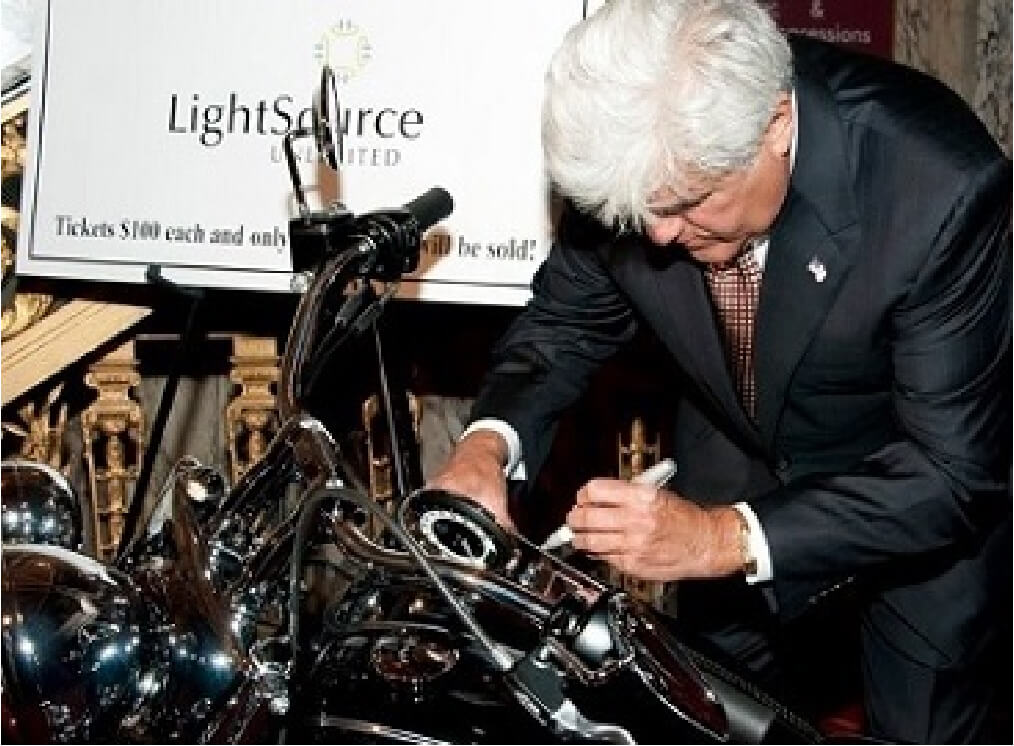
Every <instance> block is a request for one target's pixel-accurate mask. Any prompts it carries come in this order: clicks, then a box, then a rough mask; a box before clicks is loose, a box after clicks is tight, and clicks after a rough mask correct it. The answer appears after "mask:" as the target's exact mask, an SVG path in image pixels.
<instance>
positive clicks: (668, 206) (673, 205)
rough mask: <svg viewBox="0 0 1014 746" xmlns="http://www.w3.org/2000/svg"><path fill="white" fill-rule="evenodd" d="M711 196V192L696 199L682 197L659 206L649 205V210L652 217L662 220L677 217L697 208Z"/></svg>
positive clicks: (704, 193)
mask: <svg viewBox="0 0 1014 746" xmlns="http://www.w3.org/2000/svg"><path fill="white" fill-rule="evenodd" d="M710 196H711V192H710V191H707V192H703V193H702V194H699V195H697V196H696V197H682V198H679V199H675V200H672V201H671V202H664V203H661V204H658V205H648V210H649V211H650V212H651V213H652V215H656V216H658V217H660V218H664V217H669V216H670V215H675V214H677V213H679V212H683V211H684V210H689V209H690V208H691V207H696V206H697V205H699V204H701V202H703V201H704V200H706V199H707V198H708V197H710Z"/></svg>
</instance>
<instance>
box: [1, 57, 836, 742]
mask: <svg viewBox="0 0 1014 746" xmlns="http://www.w3.org/2000/svg"><path fill="white" fill-rule="evenodd" d="M334 94H335V90H334V78H333V75H332V74H331V73H330V71H329V70H328V69H327V68H325V70H324V72H323V75H322V80H321V84H320V87H319V90H318V91H317V95H316V97H315V103H314V107H313V110H314V114H315V116H314V127H313V129H312V130H311V131H309V132H307V131H302V130H299V131H296V132H293V133H290V134H289V135H286V137H285V140H284V141H283V149H284V150H285V152H286V153H287V154H288V156H289V157H288V165H289V169H290V175H291V177H292V181H293V187H294V191H295V194H296V196H297V201H298V204H299V217H297V218H295V219H294V220H293V221H292V223H291V224H290V234H291V237H292V241H291V245H292V246H293V257H294V265H295V267H296V269H297V272H300V273H301V274H300V275H298V276H300V277H302V278H304V279H305V283H306V285H305V288H304V289H303V292H302V297H301V299H300V302H299V305H298V308H297V310H296V313H295V318H294V320H293V323H292V327H291V331H290V334H289V337H288V340H287V344H286V348H285V351H284V355H283V361H282V373H281V383H280V387H279V410H280V413H281V422H282V425H281V427H280V430H279V432H278V434H277V435H276V437H275V438H274V439H273V441H272V442H271V444H270V445H269V447H268V450H267V453H266V454H265V455H264V457H263V458H262V459H261V460H260V461H259V462H257V463H256V464H255V465H254V466H253V467H252V468H251V469H250V470H249V471H248V472H247V473H246V474H245V475H244V476H243V477H242V478H241V479H240V480H239V481H238V482H237V483H236V484H235V485H233V486H231V487H230V486H229V485H228V484H227V482H226V480H225V479H224V478H223V477H222V475H221V474H220V473H219V472H217V471H216V470H215V469H213V468H211V467H208V466H205V465H203V464H201V463H199V462H198V461H196V460H195V459H192V458H184V459H181V460H180V461H179V462H178V463H177V464H176V465H175V467H174V469H173V471H172V473H171V475H170V477H169V478H168V480H167V482H166V486H165V488H164V489H163V490H162V492H161V493H160V496H159V499H158V500H156V501H154V504H153V506H152V507H151V508H150V509H149V510H148V512H147V514H145V515H143V516H140V520H138V521H137V526H138V528H137V529H136V530H135V531H134V532H133V533H132V535H130V536H127V537H125V539H124V542H123V544H122V545H121V551H120V552H118V555H117V558H116V560H115V561H114V562H113V563H111V564H108V565H106V564H102V563H99V562H97V561H95V560H94V559H91V558H89V557H86V556H85V555H83V554H81V553H80V552H79V551H78V549H79V545H80V537H79V532H78V533H77V534H75V532H74V529H73V526H70V527H67V526H66V525H64V524H66V523H67V521H66V520H64V521H63V524H61V525H64V530H63V531H51V532H49V533H46V532H38V531H37V532H34V533H33V532H27V533H26V534H25V536H23V537H22V538H23V539H24V541H25V542H28V543H20V544H12V543H5V545H4V547H3V601H2V604H3V613H2V641H3V738H4V740H5V741H8V742H10V743H16V742H23V743H24V742H31V743H39V742H47V743H80V742H119V743H150V742H156V741H157V742H173V743H175V742H183V743H196V742H200V743H207V742H211V743H240V742H257V743H270V742H277V743H284V742H287V741H293V742H335V741H338V742H344V743H353V742H370V743H461V742H466V743H486V742H493V743H546V742H561V741H564V742H566V741H588V742H606V743H636V742H666V743H673V742H679V743H697V742H699V743H712V742H723V743H724V742H742V743H762V742H775V743H816V742H822V741H824V740H825V739H824V738H823V737H822V736H821V734H820V733H819V732H818V731H817V730H816V729H815V728H814V727H813V726H812V725H811V724H809V723H808V722H806V721H805V720H804V719H803V718H801V717H799V716H798V715H796V714H795V713H793V712H792V711H791V710H790V709H789V708H788V707H786V706H784V705H783V704H782V703H780V702H778V701H776V700H775V699H774V698H772V697H770V696H768V695H766V694H765V693H764V692H762V691H761V690H760V689H759V688H758V687H757V686H755V685H753V684H752V683H751V682H750V681H749V680H748V678H746V677H744V676H743V675H742V674H741V673H738V672H734V671H732V670H731V669H730V668H729V667H728V666H726V665H724V664H722V663H720V662H718V661H717V660H715V659H714V658H712V657H710V656H708V655H706V654H704V653H703V652H702V651H701V650H699V649H697V648H695V647H694V646H693V645H691V644H689V643H688V642H687V641H686V640H683V639H681V638H680V637H679V636H678V635H677V634H675V633H673V632H671V631H670V630H669V629H668V627H667V625H666V624H665V622H664V620H662V619H661V618H659V617H658V616H656V614H655V612H654V611H653V610H651V609H650V608H648V607H646V606H645V605H643V604H641V603H640V602H638V601H637V600H635V599H633V598H631V597H630V596H629V595H627V594H626V593H624V592H623V591H621V590H619V589H616V588H612V587H609V586H608V585H606V584H605V583H603V582H602V581H601V580H599V579H597V578H594V577H592V576H591V575H589V574H586V573H585V572H582V571H581V570H579V569H578V568H577V567H575V566H574V564H571V563H568V562H566V561H564V560H563V559H561V558H560V557H559V556H557V555H555V554H553V553H551V552H548V551H543V549H542V548H540V547H539V546H538V545H536V544H534V543H532V542H531V541H529V540H528V539H527V538H525V537H524V536H520V535H517V534H513V533H509V532H507V531H505V530H504V529H503V528H501V527H500V526H498V525H497V523H496V522H495V520H494V519H493V516H492V515H491V514H490V513H489V512H488V511H486V510H485V509H484V508H483V507H481V506H480V505H478V504H477V503H475V502H472V501H471V500H470V499H469V498H468V497H467V496H466V495H458V494H453V493H450V492H446V491H442V490H436V489H427V488H421V487H418V486H417V483H416V484H413V479H414V475H413V469H412V468H410V464H411V460H412V459H411V455H406V454H409V452H410V450H411V449H409V448H408V447H407V446H406V443H407V442H408V441H407V440H405V439H401V438H398V437H397V435H396V431H397V429H398V428H397V427H396V425H397V422H398V417H397V416H396V415H397V411H398V402H399V400H400V399H399V396H398V394H399V393H403V392H393V393H392V392H390V391H385V394H386V396H385V401H386V404H387V409H388V421H389V424H390V426H391V427H392V436H391V437H392V450H393V451H394V452H395V454H396V458H395V459H394V466H395V472H396V482H397V485H398V488H399V489H398V495H399V499H398V500H397V501H396V508H395V509H394V510H393V511H391V510H389V509H388V508H387V507H385V506H384V505H381V504H380V503H378V502H377V501H375V500H374V499H372V498H371V497H370V495H369V492H368V490H367V489H366V488H365V486H364V485H363V483H362V480H361V479H360V478H359V477H358V475H357V469H356V468H355V467H354V466H353V464H352V463H351V462H350V460H349V459H348V458H347V457H346V455H345V453H344V451H343V449H342V448H341V447H340V446H339V444H338V442H337V441H336V439H335V438H334V437H333V436H332V434H331V433H330V432H329V430H328V428H327V427H325V425H324V424H323V423H322V422H321V421H320V420H318V419H317V418H315V417H314V416H313V414H312V413H310V412H308V411H307V409H306V406H305V403H306V401H307V398H308V393H309V391H310V390H311V389H312V387H313V384H314V383H315V382H316V381H317V380H318V379H319V377H320V374H321V371H322V369H323V368H322V366H323V363H324V361H326V360H328V359H331V358H333V357H334V356H335V355H336V353H338V352H339V351H340V350H342V349H343V345H344V344H345V343H346V342H348V340H350V339H353V338H356V337H360V336H363V335H367V334H370V333H373V334H376V333H377V327H376V322H377V319H378V318H379V317H380V315H381V314H382V312H383V310H384V307H385V305H386V304H387V302H388V301H389V300H390V298H391V297H392V296H393V293H394V290H395V288H396V287H397V283H398V280H399V279H400V277H401V276H402V275H403V274H404V273H406V272H410V271H412V270H413V269H414V268H415V266H416V264H417V262H418V258H419V248H420V239H421V235H422V233H423V232H424V231H425V230H426V229H427V228H429V227H430V226H431V225H433V224H435V223H437V222H439V220H441V219H443V218H444V217H445V216H446V215H447V214H449V212H450V210H451V207H452V205H451V199H450V196H449V195H448V194H447V193H446V192H445V191H443V190H441V189H432V190H430V191H428V192H426V193H425V194H423V195H422V196H420V197H419V198H417V199H415V200H413V201H412V202H410V203H408V204H406V205H405V206H404V207H403V208H400V209H395V210H384V211H378V212H373V213H367V214H365V215H360V216H354V215H352V214H350V213H348V212H347V211H345V210H344V209H343V208H342V207H341V206H340V205H335V206H332V207H329V208H326V209H325V210H322V211H311V210H309V209H308V208H307V206H306V201H305V198H304V195H303V190H302V186H301V184H300V181H299V175H298V172H297V170H296V164H295V159H294V158H293V157H292V142H293V140H294V139H298V138H300V137H311V136H312V137H314V138H315V139H316V141H317V146H318V149H319V152H320V154H321V156H322V159H323V160H324V161H325V162H327V163H328V164H329V165H331V167H332V168H337V164H338V163H340V160H341V159H340V149H341V132H340V128H339V127H338V124H337V121H336V118H332V114H331V112H332V111H334V109H335V108H336V107H335V106H334V103H333V102H336V97H335V95H334ZM378 288H379V289H378ZM378 349H379V348H378ZM380 365H381V368H382V367H383V361H382V360H380ZM381 372H382V373H383V370H382V371H381ZM381 380H382V381H383V380H384V378H383V375H382V377H381ZM50 476H52V475H50ZM53 481H55V480H53ZM42 482H44V483H45V484H44V488H39V489H37V490H36V491H35V493H33V494H35V495H36V497H35V498H33V499H34V501H35V506H36V507H37V508H38V510H37V511H35V512H40V513H42V514H51V513H54V512H59V511H57V509H56V508H52V507H48V508H47V507H46V506H47V505H48V506H53V505H57V504H59V505H62V506H64V509H63V512H62V513H61V515H62V514H66V513H67V512H68V511H67V509H66V505H68V504H74V503H75V501H76V498H75V497H74V496H73V494H71V493H70V492H69V487H67V486H66V485H65V484H63V485H60V484H53V483H50V482H46V480H42ZM43 492H47V493H53V494H52V495H50V498H45V497H44V496H43ZM7 494H8V490H7V488H6V483H5V488H4V511H5V512H4V516H3V523H4V529H5V530H4V537H5V541H7V540H8V539H9V538H10V537H11V536H12V534H11V533H10V532H9V531H8V512H9V510H8V503H7ZM53 495H55V496H56V498H58V499H52V497H53ZM47 499H48V500H49V501H48V502H47ZM29 502H31V500H29ZM21 505H22V503H18V505H17V506H14V504H13V503H12V506H11V507H10V511H15V508H16V509H17V511H19V514H20V512H26V511H27V512H32V511H31V510H28V509H27V508H23V507H21ZM47 511H49V513H47ZM12 525H13V521H12ZM47 525H48V524H47ZM75 542H77V543H76V544H75Z"/></svg>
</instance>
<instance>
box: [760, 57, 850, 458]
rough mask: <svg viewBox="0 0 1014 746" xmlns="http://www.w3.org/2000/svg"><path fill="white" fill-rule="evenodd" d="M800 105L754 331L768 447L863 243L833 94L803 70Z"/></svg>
mask: <svg viewBox="0 0 1014 746" xmlns="http://www.w3.org/2000/svg"><path fill="white" fill-rule="evenodd" d="M796 102H797V103H796V115H797V117H798V120H799V129H798V141H797V151H796V166H795V169H794V170H793V173H792V179H791V183H790V187H789V194H788V196H787V198H786V202H785V204H784V206H783V207H782V210H781V213H780V214H779V216H778V219H777V221H776V222H775V225H774V227H773V230H772V233H771V244H770V248H769V250H768V256H767V260H766V262H765V266H764V279H763V281H762V283H761V293H760V302H759V306H758V311H757V319H756V326H755V340H756V341H755V344H754V350H755V374H756V377H757V422H758V426H759V428H760V431H761V433H762V435H763V438H764V441H765V443H766V444H768V445H770V444H771V442H772V440H773V439H774V434H775V430H776V428H777V426H778V418H779V416H780V415H781V412H782V410H783V408H784V406H785V396H786V393H787V391H788V387H789V383H790V380H791V378H792V374H793V372H794V371H795V370H796V367H797V366H798V365H799V362H800V359H801V358H802V356H803V354H804V353H805V351H806V348H807V347H808V346H809V344H810V341H811V340H812V338H813V336H814V335H815V334H816V333H817V331H818V330H819V329H820V327H821V325H822V323H823V321H824V318H825V317H826V316H827V313H828V311H829V309H830V307H831V304H832V303H833V301H834V299H835V296H836V295H837V293H838V289H839V288H840V287H841V283H842V281H843V280H844V279H845V276H846V275H847V273H848V271H849V268H850V267H851V264H852V253H853V251H854V249H855V246H856V245H857V244H858V242H859V240H860V228H859V223H858V219H857V217H856V208H855V201H854V197H853V195H852V192H851V186H850V179H849V164H848V161H847V160H846V158H845V142H844V134H843V132H842V125H841V122H840V120H839V119H838V117H837V113H836V111H835V105H834V101H833V100H832V97H831V93H830V91H829V90H828V89H827V86H826V85H825V84H824V83H823V82H822V81H818V80H814V79H812V78H811V77H809V76H808V74H807V71H806V70H799V69H798V67H797V75H796Z"/></svg>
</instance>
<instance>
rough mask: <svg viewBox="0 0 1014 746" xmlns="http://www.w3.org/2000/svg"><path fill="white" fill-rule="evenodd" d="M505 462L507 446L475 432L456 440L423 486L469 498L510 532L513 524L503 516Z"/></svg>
mask: <svg viewBox="0 0 1014 746" xmlns="http://www.w3.org/2000/svg"><path fill="white" fill-rule="evenodd" d="M506 463H507V444H506V443H504V441H503V438H501V437H500V436H499V435H497V434H496V433H495V432H492V431H491V430H476V431H475V432H473V433H470V434H468V435H466V436H465V437H464V438H462V439H461V440H460V441H458V444H457V446H455V448H454V450H453V451H452V452H451V455H450V458H448V460H447V463H445V464H444V466H443V468H441V470H440V471H439V472H437V473H436V474H435V475H433V477H431V478H430V479H429V480H428V481H427V483H426V486H427V487H436V488H440V489H445V490H450V491H451V492H459V493H461V494H463V495H465V496H467V497H470V498H472V499H473V500H475V501H476V502H477V503H479V504H480V505H482V506H483V507H484V508H486V509H487V510H489V511H490V512H491V513H493V515H494V516H496V520H497V523H499V524H500V525H501V526H504V527H506V528H509V529H510V530H512V531H514V530H516V529H515V527H514V522H513V521H512V520H511V518H510V516H509V515H508V513H507V478H506V477H505V476H504V473H503V468H504V464H506Z"/></svg>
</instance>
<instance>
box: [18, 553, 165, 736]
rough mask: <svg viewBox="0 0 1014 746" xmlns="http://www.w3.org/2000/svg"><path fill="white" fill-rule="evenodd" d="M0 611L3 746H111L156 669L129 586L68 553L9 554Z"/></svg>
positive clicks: (146, 622) (140, 607) (145, 622)
mask: <svg viewBox="0 0 1014 746" xmlns="http://www.w3.org/2000/svg"><path fill="white" fill-rule="evenodd" d="M2 606H3V614H2V622H3V624H2V630H3V652H4V682H3V697H4V720H5V722H4V734H5V738H7V737H9V735H13V736H14V738H13V739H11V740H18V741H21V742H23V743H54V742H78V743H81V742H88V741H108V740H112V739H113V738H114V736H115V734H116V732H117V730H118V728H119V725H120V722H121V720H122V719H124V718H126V717H127V716H128V715H129V713H130V712H131V711H132V710H133V709H135V708H136V707H137V706H138V704H139V703H140V702H141V701H142V700H143V698H144V697H145V696H147V692H146V691H145V682H146V679H145V678H144V676H145V674H146V672H148V671H149V670H150V669H151V661H150V659H149V658H148V657H147V651H146V649H145V646H144V645H143V644H142V643H143V640H142V638H143V635H144V633H145V630H147V629H149V628H150V627H151V619H150V618H149V617H148V616H147V614H146V609H145V604H144V603H143V602H142V600H141V598H140V596H139V595H138V593H137V591H136V589H135V588H134V587H133V585H132V584H131V582H130V581H129V579H128V578H126V577H125V576H123V575H122V574H121V573H119V572H117V571H116V570H113V569H111V568H109V567H106V566H104V565H102V564H100V563H98V562H97V561H95V560H92V559H90V558H88V557H85V556H83V555H80V554H76V553H74V552H70V551H68V550H66V549H64V548H62V547H56V546H41V545H34V546H27V545H26V546H5V547H4V550H3V601H2Z"/></svg>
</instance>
